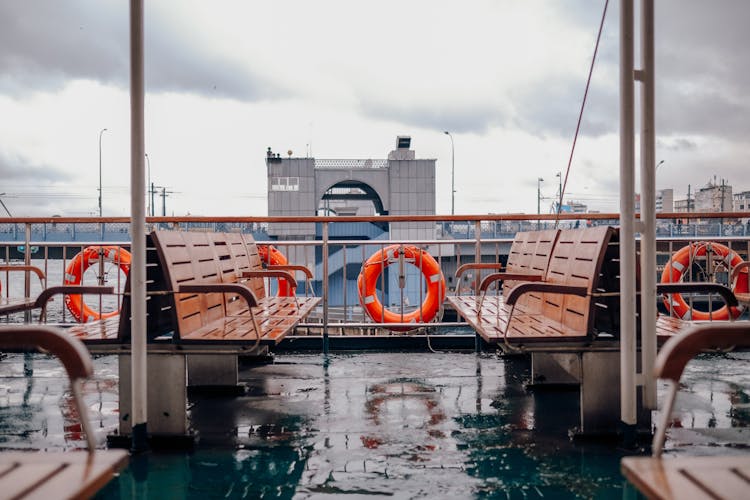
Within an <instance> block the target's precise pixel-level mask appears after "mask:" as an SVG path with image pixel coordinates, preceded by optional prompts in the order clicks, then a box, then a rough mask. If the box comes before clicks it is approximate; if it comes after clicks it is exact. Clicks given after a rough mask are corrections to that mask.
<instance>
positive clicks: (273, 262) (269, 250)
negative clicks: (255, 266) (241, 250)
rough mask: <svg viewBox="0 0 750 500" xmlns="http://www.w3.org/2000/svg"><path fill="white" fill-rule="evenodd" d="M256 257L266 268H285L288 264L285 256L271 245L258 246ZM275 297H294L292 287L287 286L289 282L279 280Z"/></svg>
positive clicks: (282, 279)
mask: <svg viewBox="0 0 750 500" xmlns="http://www.w3.org/2000/svg"><path fill="white" fill-rule="evenodd" d="M258 255H259V256H260V260H261V261H262V262H263V263H264V264H265V265H266V266H286V265H287V264H289V261H288V260H287V258H286V256H285V255H284V254H283V253H281V251H280V250H279V249H278V248H276V247H275V246H273V245H258ZM276 295H277V296H278V297H290V296H292V295H294V292H293V291H292V287H290V286H289V282H288V281H287V280H285V279H284V278H279V285H278V290H277V292H276Z"/></svg>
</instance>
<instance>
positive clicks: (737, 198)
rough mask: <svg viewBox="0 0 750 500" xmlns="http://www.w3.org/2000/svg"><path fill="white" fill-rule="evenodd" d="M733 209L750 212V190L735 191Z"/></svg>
mask: <svg viewBox="0 0 750 500" xmlns="http://www.w3.org/2000/svg"><path fill="white" fill-rule="evenodd" d="M733 198H734V200H733V203H732V210H734V211H735V212H750V191H742V192H741V193H735V194H734V196H733Z"/></svg>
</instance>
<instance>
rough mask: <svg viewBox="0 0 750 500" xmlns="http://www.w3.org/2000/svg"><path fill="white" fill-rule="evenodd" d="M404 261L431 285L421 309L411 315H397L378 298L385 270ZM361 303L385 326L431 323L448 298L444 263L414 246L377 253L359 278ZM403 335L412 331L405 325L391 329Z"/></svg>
mask: <svg viewBox="0 0 750 500" xmlns="http://www.w3.org/2000/svg"><path fill="white" fill-rule="evenodd" d="M401 258H403V262H405V263H408V264H411V265H413V266H415V267H416V268H417V269H419V270H420V271H421V272H422V275H423V276H424V277H425V280H426V282H427V294H426V295H425V297H424V300H423V301H422V304H421V306H420V307H419V308H417V309H416V310H414V311H411V312H408V313H403V314H401V313H397V312H393V311H390V310H388V309H386V308H385V307H384V306H383V304H382V303H381V302H380V299H379V298H378V292H377V288H376V285H377V282H378V278H379V277H380V274H381V273H382V272H383V270H384V269H385V268H386V267H388V266H389V265H391V264H393V263H394V262H398V261H399V259H401ZM357 289H358V290H359V302H360V304H362V307H363V308H364V309H365V311H366V312H367V315H368V316H370V318H371V319H372V320H373V321H376V322H383V323H417V322H422V323H428V322H430V321H432V320H433V319H434V318H435V316H436V315H437V313H438V311H439V310H440V306H441V304H442V303H443V300H444V299H445V278H444V277H443V272H442V271H441V270H440V264H438V263H437V261H436V260H435V259H434V258H433V257H432V256H431V255H430V254H429V253H428V252H427V251H425V250H422V249H421V248H418V247H415V246H412V245H390V246H387V247H385V248H383V249H382V250H378V251H376V252H375V253H374V254H372V255H371V256H370V258H369V259H367V261H365V263H364V264H362V271H361V272H360V273H359V277H358V278H357ZM388 328H389V329H391V330H394V331H399V332H405V331H409V330H412V329H413V328H410V327H404V326H388Z"/></svg>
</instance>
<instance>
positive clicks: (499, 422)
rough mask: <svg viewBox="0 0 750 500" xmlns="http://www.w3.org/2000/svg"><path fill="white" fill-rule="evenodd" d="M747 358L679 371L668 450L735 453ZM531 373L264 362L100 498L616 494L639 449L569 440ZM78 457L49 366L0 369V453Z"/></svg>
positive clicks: (95, 390)
mask: <svg viewBox="0 0 750 500" xmlns="http://www.w3.org/2000/svg"><path fill="white" fill-rule="evenodd" d="M748 361H750V354H748V353H729V354H713V355H704V356H701V357H699V359H697V360H695V361H693V362H692V363H691V364H690V365H689V368H688V372H687V374H686V376H685V379H684V382H685V384H686V386H687V387H686V388H685V389H684V390H683V391H682V392H681V395H680V397H679V398H678V401H677V405H676V409H675V422H676V423H678V425H679V428H677V429H675V430H674V431H672V432H670V439H669V440H668V441H667V452H668V453H671V454H683V453H689V454H691V455H692V454H717V453H720V454H725V453H742V452H746V450H745V449H744V448H746V446H747V443H748V439H747V437H746V435H743V434H742V433H743V432H744V431H745V429H743V428H742V427H746V426H747V424H748V421H750V410H749V406H748V401H750V399H749V398H748V393H747V386H748V384H747V382H748V381H749V380H748V378H750V374H749V373H748V371H747V366H749V365H748ZM95 364H96V377H95V380H93V381H89V382H88V383H87V384H86V386H85V399H86V402H87V404H88V406H89V409H90V411H91V413H92V417H93V420H94V426H95V428H96V429H97V439H98V442H99V443H100V445H101V446H103V445H104V440H105V436H106V435H107V434H108V433H110V432H112V431H113V430H114V429H115V428H116V426H117V359H116V357H114V356H102V357H98V358H97V359H96V360H95ZM30 370H33V376H32V375H30V373H31V372H30ZM528 377H529V372H528V365H527V362H526V361H525V360H524V359H523V358H501V357H498V356H495V355H492V354H482V355H475V354H473V353H437V354H433V353H357V354H333V355H330V356H329V357H328V361H327V362H325V361H324V358H323V356H322V355H320V354H292V355H283V356H277V357H276V360H275V362H274V363H273V364H265V365H251V366H247V367H244V368H243V369H242V370H241V373H240V378H241V380H242V382H243V384H245V385H246V387H247V390H246V393H245V395H243V396H239V397H218V396H211V395H195V396H191V398H190V419H191V424H192V427H193V429H194V430H195V432H196V434H197V435H198V436H199V442H198V445H197V448H196V451H194V452H192V453H157V452H152V453H149V454H146V455H144V456H142V457H137V458H134V459H133V461H132V462H131V465H130V466H129V467H128V469H126V470H125V471H124V472H123V474H122V475H121V476H120V477H119V478H118V479H116V480H115V481H113V482H112V483H110V484H109V485H108V486H107V487H106V488H105V489H104V490H103V491H102V492H101V493H100V495H99V498H125V497H127V498H132V497H133V496H135V497H138V498H146V497H149V498H156V497H162V498H332V497H339V496H344V495H347V496H350V497H353V498H365V497H366V498H371V497H377V496H387V497H391V498H613V497H617V498H619V497H621V496H622V494H623V488H624V479H623V478H622V476H621V475H620V473H619V460H620V458H621V457H622V456H624V455H626V454H633V453H646V450H635V451H634V450H622V449H619V448H617V447H616V446H614V445H610V444H590V443H587V444H577V443H574V442H572V441H570V440H569V439H568V437H567V430H568V429H570V428H572V427H574V426H575V425H576V424H577V411H578V404H577V399H578V397H577V392H576V391H567V392H566V391H564V392H536V393H532V392H528V391H526V390H525V389H524V386H523V384H524V382H526V381H527V380H528ZM663 389H664V388H663V387H660V395H663V392H664V391H663ZM165 390H168V389H165ZM61 408H62V411H61ZM84 446H85V444H84V441H83V440H82V436H81V434H80V428H79V427H78V425H77V420H76V419H75V415H74V414H73V412H71V400H70V395H69V392H68V389H67V383H66V382H65V380H64V375H63V371H62V369H61V368H60V367H59V365H58V364H57V363H56V362H55V361H54V360H51V359H49V358H47V357H44V356H40V355H34V356H24V355H10V356H7V357H5V358H4V359H3V361H2V363H0V448H4V449H8V448H14V449H15V448H32V449H65V450H67V449H75V448H81V447H84Z"/></svg>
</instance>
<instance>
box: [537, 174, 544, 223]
mask: <svg viewBox="0 0 750 500" xmlns="http://www.w3.org/2000/svg"><path fill="white" fill-rule="evenodd" d="M542 182H544V179H542V178H541V177H539V178H537V180H536V213H537V215H539V214H541V213H542ZM541 223H542V221H540V220H539V219H537V220H536V228H537V229H539V226H540V225H541Z"/></svg>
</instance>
